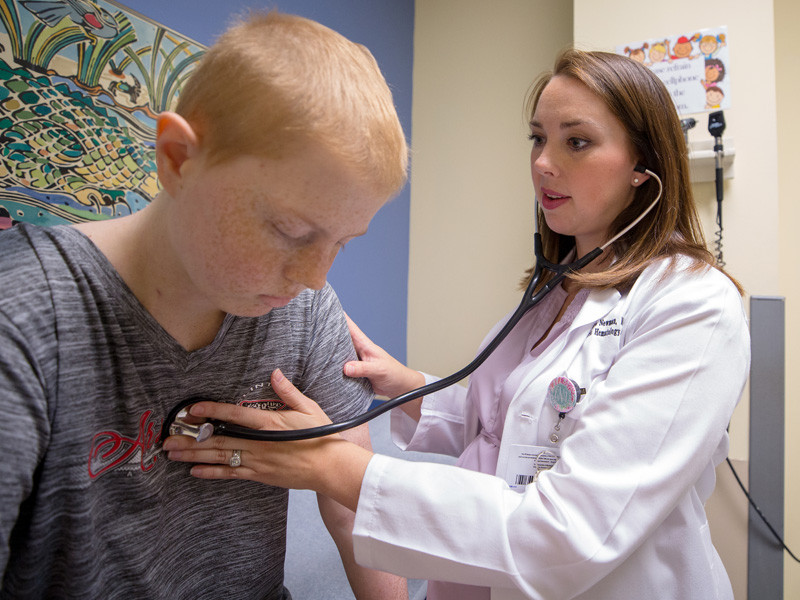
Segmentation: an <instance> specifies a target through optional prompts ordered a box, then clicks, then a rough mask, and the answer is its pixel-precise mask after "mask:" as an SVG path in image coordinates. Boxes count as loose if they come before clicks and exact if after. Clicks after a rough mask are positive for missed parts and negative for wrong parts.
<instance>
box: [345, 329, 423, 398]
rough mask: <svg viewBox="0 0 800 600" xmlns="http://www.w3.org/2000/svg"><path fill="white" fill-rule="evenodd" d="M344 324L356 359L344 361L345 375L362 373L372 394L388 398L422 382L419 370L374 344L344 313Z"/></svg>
mask: <svg viewBox="0 0 800 600" xmlns="http://www.w3.org/2000/svg"><path fill="white" fill-rule="evenodd" d="M345 316H347V315H345ZM347 326H348V327H349V328H350V337H351V338H352V339H353V346H355V349H356V353H357V354H358V358H359V360H357V361H351V362H348V363H345V365H344V374H345V375H347V376H348V377H366V378H367V379H369V382H370V383H371V384H372V387H373V389H374V390H375V393H376V394H380V395H382V396H387V397H389V398H393V397H395V396H399V395H400V394H404V393H405V392H409V391H411V390H413V389H416V388H418V387H420V386H423V385H425V376H424V375H423V374H422V373H420V372H419V371H414V370H413V369H409V368H408V367H407V366H405V365H404V364H403V363H401V362H400V361H398V360H396V359H395V358H394V357H392V356H391V355H390V354H389V353H388V352H386V351H385V350H384V349H383V348H381V347H380V346H377V345H376V344H374V343H373V342H372V340H370V339H369V338H368V337H367V336H366V335H365V334H364V332H363V331H361V329H359V328H358V325H356V324H355V323H354V322H353V320H352V319H350V317H347Z"/></svg>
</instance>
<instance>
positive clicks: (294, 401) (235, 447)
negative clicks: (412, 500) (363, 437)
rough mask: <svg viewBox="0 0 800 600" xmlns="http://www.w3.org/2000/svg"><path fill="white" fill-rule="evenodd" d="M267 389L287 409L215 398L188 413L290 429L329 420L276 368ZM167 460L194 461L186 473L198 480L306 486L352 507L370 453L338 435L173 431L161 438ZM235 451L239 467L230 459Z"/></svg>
mask: <svg viewBox="0 0 800 600" xmlns="http://www.w3.org/2000/svg"><path fill="white" fill-rule="evenodd" d="M271 384H272V389H273V390H274V391H275V392H276V393H277V394H278V396H279V397H280V399H281V400H283V402H284V403H285V404H286V406H287V408H288V410H280V411H270V410H260V409H257V408H250V407H246V406H237V405H234V404H227V403H218V402H198V403H197V404H194V405H192V406H191V407H190V409H189V414H190V415H192V416H193V417H201V418H204V419H215V420H219V421H226V422H228V423H234V424H236V425H242V426H244V427H249V428H251V429H263V430H289V429H305V428H310V427H318V426H321V425H326V424H328V423H330V422H331V421H330V419H329V418H328V417H327V415H326V414H325V412H324V411H323V410H322V409H321V408H320V407H319V405H318V404H317V403H316V402H314V401H313V400H310V399H309V398H307V397H306V396H304V395H303V394H302V393H301V392H300V390H298V389H297V388H296V387H295V386H294V385H293V384H292V383H291V381H289V380H288V379H286V378H285V377H284V376H283V374H282V373H281V372H280V371H279V370H277V369H276V370H275V371H274V372H273V373H272V377H271ZM164 450H165V451H167V456H168V458H169V459H170V460H173V461H178V462H189V463H199V464H196V465H195V466H194V467H192V470H191V474H192V476H194V477H197V478H199V479H249V480H251V481H258V482H261V483H264V484H267V485H274V486H278V487H283V488H289V489H310V490H314V491H316V492H319V493H321V494H324V495H326V496H329V497H331V498H333V499H334V500H336V501H337V502H339V503H340V504H342V505H344V506H347V507H348V508H350V509H351V510H355V509H356V506H357V504H358V493H359V491H360V489H361V480H362V479H363V476H364V471H365V470H366V468H367V464H368V463H369V460H370V458H372V453H371V452H369V451H368V450H365V449H364V448H362V447H360V446H358V445H356V444H353V443H351V442H348V441H346V440H345V439H344V438H342V437H341V436H340V435H338V434H333V435H330V436H325V437H321V438H315V439H310V440H300V441H296V442H262V441H256V440H243V439H238V438H232V437H226V436H220V435H214V436H211V438H210V439H208V440H206V441H204V442H202V443H197V442H196V441H195V440H194V438H192V437H189V436H185V435H174V436H170V437H169V438H167V440H166V441H165V442H164ZM234 451H237V454H238V456H239V459H240V462H239V466H234V465H235V464H236V461H235V459H233V456H234Z"/></svg>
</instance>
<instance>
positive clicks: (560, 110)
mask: <svg viewBox="0 0 800 600" xmlns="http://www.w3.org/2000/svg"><path fill="white" fill-rule="evenodd" d="M530 125H531V140H532V141H533V148H532V149H531V175H532V177H533V186H534V189H535V191H536V198H537V199H538V201H539V204H540V206H541V207H542V210H543V212H544V217H545V220H546V221H547V226H548V227H549V228H550V229H551V230H553V231H554V232H556V233H559V234H562V235H570V236H574V237H575V242H576V247H577V250H578V254H579V255H583V254H585V253H586V252H589V251H590V250H593V249H594V248H597V247H598V246H601V245H602V244H603V243H604V242H605V241H607V240H608V239H609V238H610V237H611V236H612V235H613V233H614V232H611V231H610V230H609V229H610V226H611V223H612V222H613V221H614V220H615V219H616V218H617V216H618V215H619V214H620V212H621V211H622V210H623V209H624V208H625V207H627V206H628V204H630V203H631V201H632V200H633V196H634V191H635V187H634V185H635V184H634V182H633V180H634V178H638V179H639V181H640V183H641V182H643V181H644V179H646V177H645V176H643V175H641V174H639V173H636V172H634V170H633V168H634V167H635V166H636V162H637V161H636V158H635V156H634V153H633V150H632V147H631V143H630V141H629V139H628V135H627V133H626V131H625V128H624V127H623V126H622V123H620V122H619V120H618V119H617V118H616V116H614V114H613V113H612V112H611V110H610V109H609V108H608V107H607V106H606V105H605V103H604V102H603V101H602V100H600V98H598V97H597V96H596V95H595V94H594V93H593V92H591V91H590V90H589V88H587V87H586V86H585V85H584V84H583V83H581V82H579V81H577V80H576V79H573V78H571V77H567V76H563V75H557V76H555V77H553V79H552V80H551V81H550V83H548V84H547V86H546V87H545V89H544V90H543V91H542V95H541V97H540V98H539V102H538V103H537V105H536V110H535V111H534V114H533V118H532V119H531V124H530Z"/></svg>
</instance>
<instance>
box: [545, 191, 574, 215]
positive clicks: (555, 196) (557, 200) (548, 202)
mask: <svg viewBox="0 0 800 600" xmlns="http://www.w3.org/2000/svg"><path fill="white" fill-rule="evenodd" d="M571 198H572V196H565V195H563V194H559V193H558V192H556V191H554V190H549V189H547V188H542V197H541V203H542V208H544V209H547V210H552V209H554V208H557V207H559V206H561V205H562V204H564V203H565V202H566V201H567V200H569V199H571Z"/></svg>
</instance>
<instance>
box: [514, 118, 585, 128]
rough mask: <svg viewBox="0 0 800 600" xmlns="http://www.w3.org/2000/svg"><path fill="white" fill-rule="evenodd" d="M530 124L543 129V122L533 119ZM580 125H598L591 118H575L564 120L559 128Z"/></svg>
mask: <svg viewBox="0 0 800 600" xmlns="http://www.w3.org/2000/svg"><path fill="white" fill-rule="evenodd" d="M529 125H530V126H531V127H538V128H539V129H543V127H542V124H541V123H540V122H539V121H536V120H532V121H531V122H530V123H529ZM578 125H591V126H594V127H596V126H597V125H596V123H595V122H594V121H592V120H591V119H573V120H571V121H564V122H563V123H561V124H560V125H559V129H569V128H571V127H577V126H578Z"/></svg>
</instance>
